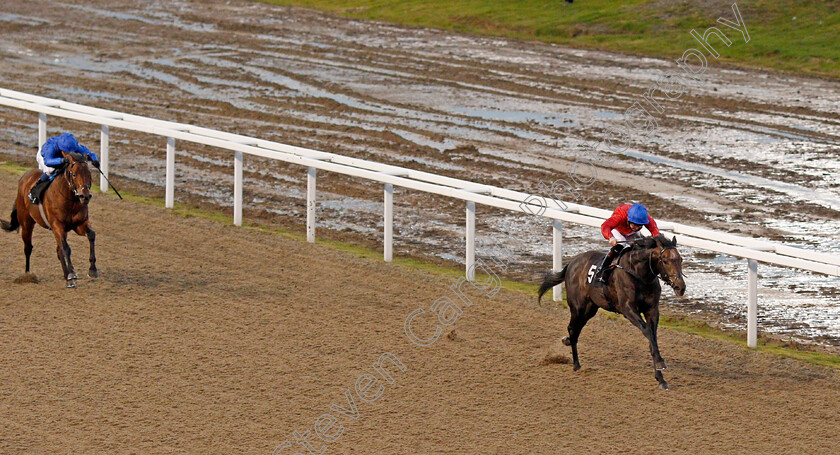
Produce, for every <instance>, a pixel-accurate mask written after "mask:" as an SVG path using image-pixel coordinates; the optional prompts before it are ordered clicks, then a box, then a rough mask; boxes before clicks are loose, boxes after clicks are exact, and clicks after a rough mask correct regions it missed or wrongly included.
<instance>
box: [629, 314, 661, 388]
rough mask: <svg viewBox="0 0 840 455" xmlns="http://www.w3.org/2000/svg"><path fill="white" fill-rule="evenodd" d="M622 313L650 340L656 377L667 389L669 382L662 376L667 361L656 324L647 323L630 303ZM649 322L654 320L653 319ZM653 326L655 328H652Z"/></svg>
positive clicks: (657, 320) (657, 319)
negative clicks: (662, 353) (661, 353)
mask: <svg viewBox="0 0 840 455" xmlns="http://www.w3.org/2000/svg"><path fill="white" fill-rule="evenodd" d="M621 314H622V315H624V317H625V318H627V320H628V321H630V322H631V323H632V324H633V325H635V326H636V327H637V328H638V329H639V330H641V331H642V333H643V334H644V335H645V338H647V339H648V341H649V342H650V353H651V357H653V368H654V377H655V378H656V380H657V382H659V387H660V388H662V389H665V390H668V383H666V382H665V378H664V377H663V376H662V370H664V369H665V368H666V367H665V361H664V360H662V356H660V355H659V347H658V346H657V344H656V335H655V334H656V329H655V328H656V325H654V324H649V323H646V322H645V321H643V320H642V315H641V314H640V313H639V312H638V311H636V310H635V309H631V307H630V305H629V304H627V305H624V307H623V308H622V311H621ZM654 320H655V321H656V323H658V322H659V313H658V311H657V314H656V318H654ZM649 322H654V321H653V320H651V321H649ZM652 328H653V330H651V329H652Z"/></svg>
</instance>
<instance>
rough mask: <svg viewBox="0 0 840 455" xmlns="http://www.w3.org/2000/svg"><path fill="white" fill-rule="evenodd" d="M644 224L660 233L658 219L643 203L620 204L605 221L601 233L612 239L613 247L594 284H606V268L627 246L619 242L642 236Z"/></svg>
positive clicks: (655, 233)
mask: <svg viewBox="0 0 840 455" xmlns="http://www.w3.org/2000/svg"><path fill="white" fill-rule="evenodd" d="M642 226H644V227H646V228H647V229H648V231H650V233H651V235H653V236H657V235H659V228H658V227H656V221H654V220H653V217H651V216H650V215H648V211H647V209H646V208H645V206H644V205H642V204H633V205H630V204H624V205H619V206H618V207H616V209H615V211H613V214H612V216H611V217H609V218H608V219H607V221H604V224H602V225H601V234H603V236H604V238H605V239H607V240H609V241H610V245H612V248H611V249H610V252H609V253H607V255H606V256H605V257H604V260H603V261H602V262H601V265H600V266H598V270H597V271H596V272H595V277H594V278H593V279H592V284H593V285H594V286H597V287H601V286H604V285H606V283H607V282H606V279H605V278H604V275H605V273H604V269H606V267H607V265H608V264H609V263H610V261H612V260H613V258H614V257H616V256H617V255H618V254H619V253H620V252H621V250H623V249H624V247H625V246H626V244H624V245H619V244H618V242H626V241H628V240H635V239H639V238H641V237H642V233H641V232H639V231H640V230H641V229H642Z"/></svg>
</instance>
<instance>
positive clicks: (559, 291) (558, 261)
mask: <svg viewBox="0 0 840 455" xmlns="http://www.w3.org/2000/svg"><path fill="white" fill-rule="evenodd" d="M551 221H552V223H551V225H552V227H553V229H552V232H553V234H554V235H553V239H554V262H553V264H552V267H553V268H554V272H555V273H556V272H559V271H560V270H563V222H562V221H560V220H551ZM552 294H553V296H554V301H555V302H558V301H560V300H563V284H562V283H561V284H558V285H557V286H554V289H552Z"/></svg>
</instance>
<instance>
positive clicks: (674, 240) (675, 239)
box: [672, 235, 677, 246]
mask: <svg viewBox="0 0 840 455" xmlns="http://www.w3.org/2000/svg"><path fill="white" fill-rule="evenodd" d="M672 242H674V246H677V236H676V235H675V236H674V239H673V240H672Z"/></svg>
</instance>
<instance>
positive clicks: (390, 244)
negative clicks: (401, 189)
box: [383, 183, 394, 262]
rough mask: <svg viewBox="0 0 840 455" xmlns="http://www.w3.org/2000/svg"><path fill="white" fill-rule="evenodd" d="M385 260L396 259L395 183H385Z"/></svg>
mask: <svg viewBox="0 0 840 455" xmlns="http://www.w3.org/2000/svg"><path fill="white" fill-rule="evenodd" d="M384 223H385V241H384V248H383V249H384V250H385V262H391V261H393V260H394V185H392V184H390V183H386V184H385V220H384Z"/></svg>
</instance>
